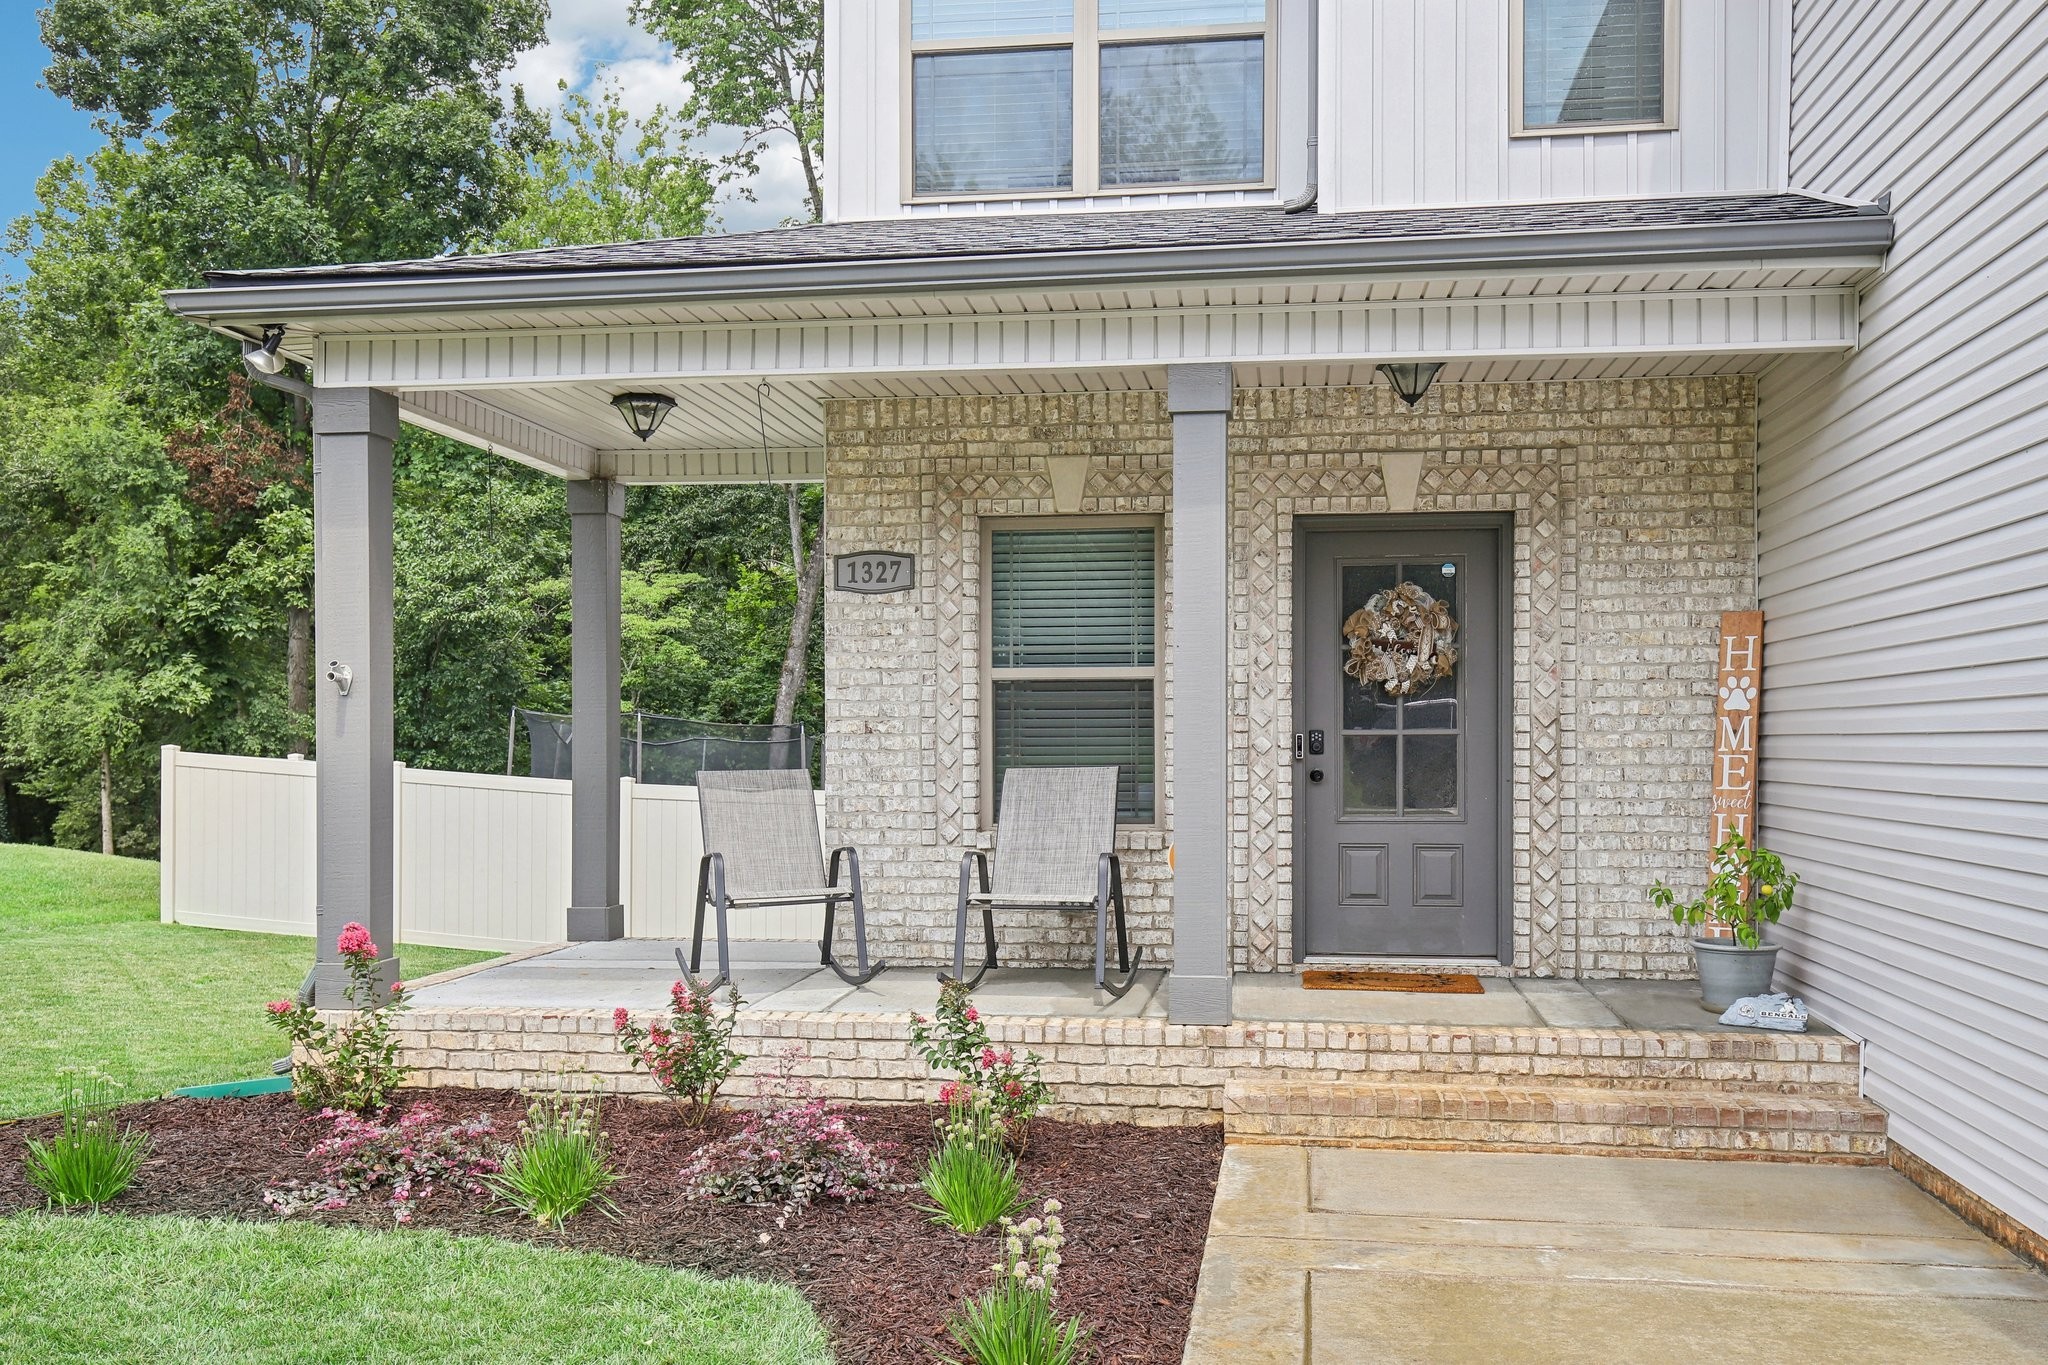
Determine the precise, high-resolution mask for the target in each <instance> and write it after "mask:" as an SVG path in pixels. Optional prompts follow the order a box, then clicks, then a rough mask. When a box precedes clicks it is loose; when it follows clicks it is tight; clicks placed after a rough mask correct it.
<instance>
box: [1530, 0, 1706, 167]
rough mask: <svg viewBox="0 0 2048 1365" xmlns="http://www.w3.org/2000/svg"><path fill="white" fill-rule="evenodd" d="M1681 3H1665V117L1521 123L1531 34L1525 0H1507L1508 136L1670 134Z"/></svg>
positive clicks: (1675, 120) (1674, 113) (1675, 104)
mask: <svg viewBox="0 0 2048 1365" xmlns="http://www.w3.org/2000/svg"><path fill="white" fill-rule="evenodd" d="M1678 24H1679V15H1678V0H1664V117H1663V118H1661V119H1652V120H1643V119H1635V120H1626V121H1618V122H1612V123H1542V124H1537V125H1535V126H1533V127H1532V126H1530V125H1529V124H1526V123H1524V122H1523V121H1522V114H1523V109H1524V104H1523V99H1522V83H1523V77H1522V69H1523V55H1524V54H1523V46H1524V40H1525V38H1526V35H1527V34H1528V31H1529V25H1528V22H1527V7H1526V3H1525V0H1508V136H1509V137H1511V138H1522V137H1582V136H1584V135H1586V134H1588V133H1668V132H1671V131H1673V130H1675V129H1676V128H1677V127H1678V44H1679V34H1678Z"/></svg>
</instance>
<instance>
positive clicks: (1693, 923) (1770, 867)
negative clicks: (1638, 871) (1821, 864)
mask: <svg viewBox="0 0 2048 1365" xmlns="http://www.w3.org/2000/svg"><path fill="white" fill-rule="evenodd" d="M1798 885H1799V877H1798V875H1797V874H1796V873H1793V872H1788V871H1787V870H1786V869H1785V863H1784V860H1783V859H1782V858H1780V857H1779V856H1778V855H1777V854H1775V853H1773V852H1771V851H1770V850H1769V849H1767V848H1759V847H1757V846H1756V845H1754V844H1751V843H1750V842H1749V841H1748V840H1747V839H1745V838H1743V837H1742V831H1740V830H1736V831H1734V832H1733V833H1731V834H1730V835H1729V836H1728V837H1727V838H1726V839H1723V840H1722V841H1721V842H1720V843H1719V844H1718V845H1716V846H1715V848H1714V861H1713V863H1712V864H1711V866H1710V868H1709V871H1708V876H1707V889H1706V893H1705V894H1704V895H1702V896H1700V897H1699V898H1698V899H1697V900H1692V901H1681V900H1679V899H1678V895H1677V893H1676V892H1674V891H1673V890H1672V889H1671V888H1670V887H1668V886H1666V885H1664V883H1663V882H1661V881H1660V882H1658V883H1657V884H1656V886H1654V887H1652V888H1651V890H1650V903H1651V904H1652V905H1655V906H1656V907H1657V908H1658V909H1660V910H1663V911H1666V912H1667V913H1669V914H1670V916H1671V921H1672V923H1674V924H1679V925H1685V926H1690V927H1693V928H1698V927H1700V926H1701V925H1704V924H1706V923H1707V922H1709V921H1712V922H1714V923H1716V924H1722V925H1726V926H1727V927H1728V929H1729V930H1730V931H1732V932H1733V933H1734V935H1735V941H1736V942H1737V943H1739V944H1741V945H1742V946H1743V947H1745V948H1754V947H1756V946H1757V945H1759V944H1760V943H1762V942H1763V934H1762V926H1763V925H1765V924H1776V923H1777V922H1778V917H1779V916H1780V915H1782V914H1784V913H1785V912H1786V911H1787V910H1790V909H1791V908H1792V892H1793V890H1794V889H1795V888H1796V887H1797V886H1798Z"/></svg>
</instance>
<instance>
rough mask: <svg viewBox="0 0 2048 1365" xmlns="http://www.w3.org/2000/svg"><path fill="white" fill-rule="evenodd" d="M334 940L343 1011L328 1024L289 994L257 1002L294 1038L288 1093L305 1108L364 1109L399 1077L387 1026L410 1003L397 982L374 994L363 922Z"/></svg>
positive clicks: (373, 1106) (375, 1106) (378, 1103)
mask: <svg viewBox="0 0 2048 1365" xmlns="http://www.w3.org/2000/svg"><path fill="white" fill-rule="evenodd" d="M334 946H335V949H336V951H338V952H339V953H340V954H341V960H342V961H343V962H344V963H345V964H347V966H348V987H347V989H346V990H345V991H344V992H343V995H344V996H345V998H346V999H347V1002H348V1004H347V1008H348V1009H349V1010H350V1011H351V1013H350V1014H349V1016H348V1018H346V1019H344V1020H342V1021H341V1022H339V1023H334V1024H330V1023H327V1022H325V1021H323V1020H322V1019H321V1018H320V1016H319V1015H318V1014H316V1013H315V1012H314V1009H313V1006H311V1005H308V1004H305V1003H303V1002H300V1001H294V1000H273V1001H271V1002H270V1003H269V1004H268V1005H265V1006H264V1007H263V1008H264V1010H265V1012H266V1013H267V1014H268V1016H269V1018H270V1022H271V1023H272V1024H273V1025H275V1026H276V1027H277V1028H278V1029H279V1030H280V1031H282V1032H283V1033H284V1034H285V1035H286V1036H287V1037H289V1038H290V1039H291V1040H292V1052H293V1060H292V1095H293V1097H294V1098H295V1099H297V1100H298V1102H299V1103H300V1104H302V1105H304V1106H305V1107H306V1108H308V1109H352V1110H354V1111H355V1112H356V1113H359V1114H367V1113H370V1112H372V1111H374V1110H380V1109H382V1108H383V1107H384V1106H385V1105H386V1104H388V1103H389V1102H390V1099H391V1092H392V1091H394V1090H396V1089H397V1088H398V1087H399V1086H400V1085H401V1084H403V1083H404V1081H405V1068H404V1067H402V1066H400V1065H398V1042H397V1040H396V1039H394V1038H393V1037H392V1036H391V1026H392V1023H393V1022H394V1021H395V1020H396V1019H397V1018H398V1017H399V1016H400V1015H402V1014H404V1013H405V1011H406V1010H407V1009H409V1008H411V1002H410V1001H409V1000H407V999H406V995H405V983H404V982H403V981H394V982H392V983H391V991H390V994H389V995H387V996H385V997H384V998H383V999H382V1000H379V999H377V995H378V993H379V992H378V982H377V945H376V944H375V943H373V942H371V940H370V931H369V930H368V929H365V928H364V927H363V926H362V925H360V924H357V923H355V922H353V921H351V922H350V923H348V924H346V925H344V926H342V930H341V933H340V934H339V935H338V936H337V937H336V938H335V940H334Z"/></svg>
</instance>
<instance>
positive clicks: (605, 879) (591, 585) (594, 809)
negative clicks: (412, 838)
mask: <svg viewBox="0 0 2048 1365" xmlns="http://www.w3.org/2000/svg"><path fill="white" fill-rule="evenodd" d="M568 489H569V565H570V569H569V578H570V583H569V610H570V625H569V674H570V690H571V692H572V699H571V701H570V705H569V712H570V714H569V726H570V745H569V782H570V788H571V794H570V798H569V808H570V821H571V826H570V836H569V937H570V939H571V940H572V941H575V942H579V943H580V942H583V941H584V940H587V939H610V938H624V937H625V936H626V911H625V907H624V905H623V904H622V903H621V902H620V899H619V523H620V521H621V520H622V519H623V518H624V516H625V514H626V490H625V489H624V488H622V487H620V486H619V485H618V484H616V483H613V482H612V481H611V480H609V479H581V480H576V481H573V482H571V483H570V484H569V485H568Z"/></svg>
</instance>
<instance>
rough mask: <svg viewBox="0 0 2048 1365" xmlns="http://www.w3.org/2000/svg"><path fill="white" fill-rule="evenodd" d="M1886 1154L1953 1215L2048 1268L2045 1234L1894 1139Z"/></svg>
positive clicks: (1901, 1171)
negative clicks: (1964, 1185)
mask: <svg viewBox="0 0 2048 1365" xmlns="http://www.w3.org/2000/svg"><path fill="white" fill-rule="evenodd" d="M1889 1156H1890V1160H1891V1167H1892V1169H1893V1170H1895V1171H1897V1172H1898V1173H1899V1174H1900V1175H1903V1176H1904V1177H1906V1179H1908V1180H1910V1181H1912V1182H1913V1183H1914V1184H1915V1185H1918V1186H1919V1187H1920V1188H1921V1189H1923V1190H1925V1191H1927V1192H1928V1193H1929V1194H1931V1195H1933V1196H1934V1197H1935V1198H1936V1199H1939V1200H1940V1201H1941V1202H1942V1203H1943V1204H1945V1205H1947V1206H1948V1208H1949V1210H1950V1211H1951V1212H1952V1213H1954V1214H1955V1216H1956V1217H1958V1218H1960V1219H1962V1220H1963V1221H1964V1222H1965V1223H1968V1224H1969V1225H1970V1226H1971V1227H1973V1228H1975V1229H1977V1231H1979V1232H1981V1233H1983V1234H1984V1235H1985V1236H1986V1237H1989V1238H1990V1239H1991V1240H1992V1241H1994V1242H1996V1243H1998V1244H1999V1245H2000V1246H2002V1247H2004V1248H2005V1249H2006V1250H2007V1251H2010V1252H2011V1253H2012V1254H2013V1255H2015V1256H2018V1257H2021V1258H2022V1259H2024V1260H2027V1261H2029V1262H2031V1263H2033V1264H2034V1265H2036V1266H2039V1267H2040V1268H2041V1269H2043V1270H2048V1236H2043V1235H2042V1234H2040V1233H2038V1232H2035V1231H2034V1230H2033V1229H2032V1228H2030V1227H2028V1226H2026V1225H2025V1224H2024V1223H2021V1222H2020V1221H2019V1220H2018V1219H2016V1218H2014V1217H2013V1216H2012V1215H2010V1214H2008V1213H2007V1212H2005V1210H2003V1209H2001V1208H1999V1207H1998V1206H1997V1205H1995V1204H1993V1203H1991V1202H1989V1201H1988V1200H1986V1199H1983V1198H1981V1197H1979V1196H1978V1195H1976V1194H1973V1193H1971V1192H1970V1191H1969V1190H1968V1189H1966V1188H1964V1187H1963V1186H1962V1185H1960V1184H1958V1183H1957V1182H1956V1181H1955V1180H1954V1179H1952V1178H1951V1177H1949V1176H1948V1175H1945V1174H1944V1173H1942V1172H1941V1171H1938V1170H1936V1169H1935V1168H1934V1167H1932V1166H1930V1165H1928V1164H1927V1162H1926V1161H1925V1160H1923V1159H1921V1158H1920V1157H1917V1156H1915V1155H1913V1153H1911V1152H1909V1151H1907V1150H1906V1149H1905V1148H1903V1147H1901V1146H1899V1145H1898V1144H1897V1143H1896V1142H1895V1143H1893V1144H1892V1145H1891V1150H1890V1153H1889Z"/></svg>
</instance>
